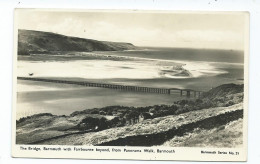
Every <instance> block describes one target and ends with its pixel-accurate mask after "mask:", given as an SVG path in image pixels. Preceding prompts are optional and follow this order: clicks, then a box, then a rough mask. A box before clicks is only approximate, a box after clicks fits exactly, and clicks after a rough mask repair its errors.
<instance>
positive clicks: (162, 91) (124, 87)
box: [17, 77, 203, 97]
mask: <svg viewBox="0 0 260 164" xmlns="http://www.w3.org/2000/svg"><path fill="white" fill-rule="evenodd" d="M17 79H18V80H30V81H42V82H50V83H63V84H74V85H81V86H86V87H100V88H109V89H116V90H126V91H132V92H149V93H157V94H173V93H176V92H179V94H180V96H186V97H200V96H201V94H202V93H203V92H202V91H195V90H192V89H180V88H154V87H141V86H130V85H117V84H107V83H95V82H88V81H70V80H59V79H47V78H36V77H17ZM192 93H193V94H192Z"/></svg>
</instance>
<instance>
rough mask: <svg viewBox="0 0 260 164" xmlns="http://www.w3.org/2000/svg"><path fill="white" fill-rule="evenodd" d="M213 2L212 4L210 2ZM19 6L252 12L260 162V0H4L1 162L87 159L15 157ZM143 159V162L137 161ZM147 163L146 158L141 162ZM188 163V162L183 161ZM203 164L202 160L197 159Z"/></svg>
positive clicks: (255, 144)
mask: <svg viewBox="0 0 260 164" xmlns="http://www.w3.org/2000/svg"><path fill="white" fill-rule="evenodd" d="M208 2H211V4H208ZM15 7H27V8H28V7H35V8H39V7H45V8H48V7H52V8H86V9H87V8H90V9H105V8H106V9H149V10H151V9H157V10H159V9H163V10H164V9H166V10H211V11H249V12H250V16H251V18H250V66H249V71H250V72H249V75H250V79H249V97H250V100H249V113H248V114H249V120H248V121H249V129H248V130H249V136H248V137H249V151H248V153H249V154H248V155H249V156H248V162H247V163H256V162H258V161H260V153H259V151H258V148H259V146H260V141H259V136H260V135H259V134H260V132H259V130H258V126H257V125H259V124H260V119H259V115H260V110H259V109H258V106H259V105H258V103H257V102H258V101H259V98H258V93H259V92H260V87H259V85H258V84H259V83H260V75H259V70H260V65H259V61H260V56H259V54H260V46H259V43H260V37H259V34H260V33H259V29H260V22H259V20H260V15H259V12H260V2H259V0H250V1H243V0H236V1H233V0H225V1H223V0H218V2H217V3H215V2H213V1H212V0H210V1H205V0H201V1H194V0H183V1H176V0H165V1H160V2H159V1H156V0H155V1H154V2H153V0H139V1H138V2H137V1H134V0H127V1H124V0H112V1H108V0H102V1H100V0H85V1H64V0H63V1H62V0H59V1H53V0H45V1H40V0H38V1H37V0H20V3H19V1H18V0H9V1H1V0H0V21H1V22H4V23H1V26H0V28H1V30H0V36H1V39H0V45H1V55H0V59H1V60H0V61H1V64H0V70H1V74H2V75H1V85H0V86H1V100H2V111H3V113H2V114H1V115H0V121H1V124H0V126H1V128H0V130H1V140H0V145H1V147H0V163H18V162H19V163H20V164H23V163H26V164H28V163H35V162H37V163H46V162H55V163H62V164H64V163H65V164H66V163H71V162H75V161H76V162H78V163H83V162H84V163H85V162H86V161H84V160H83V161H81V160H51V159H49V160H40V159H38V160H35V159H17V158H16V159H14V158H11V153H10V152H11V100H12V99H11V92H10V91H11V90H12V86H11V83H12V75H11V74H12V51H13V40H12V35H13V34H12V33H13V30H12V28H13V24H12V23H13V15H12V14H13V9H14V8H15ZM90 162H91V163H101V162H102V163H103V162H107V163H117V162H120V163H122V161H96V160H92V161H90ZM130 162H131V161H124V163H130ZM133 162H135V163H136V162H137V163H138V162H140V161H133ZM141 162H142V163H143V162H146V161H141ZM157 163H158V162H157ZM182 163H186V162H182ZM196 163H200V162H196Z"/></svg>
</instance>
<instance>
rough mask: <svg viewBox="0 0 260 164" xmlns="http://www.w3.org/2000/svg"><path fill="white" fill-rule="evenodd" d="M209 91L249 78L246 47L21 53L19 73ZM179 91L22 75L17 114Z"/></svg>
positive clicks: (141, 102)
mask: <svg viewBox="0 0 260 164" xmlns="http://www.w3.org/2000/svg"><path fill="white" fill-rule="evenodd" d="M32 73H33V76H32V77H40V78H51V79H66V80H75V81H91V82H99V83H111V84H123V85H134V86H145V87H157V88H182V89H193V90H198V91H208V90H210V89H211V88H213V87H216V86H219V85H221V84H227V83H235V84H243V83H244V52H243V51H237V50H216V49H188V48H155V47H143V48H140V49H138V50H128V51H106V52H100V51H97V52H54V53H53V54H36V55H30V56H19V57H18V62H17V76H22V77H28V76H29V74H32ZM184 98H186V97H181V96H180V95H179V93H173V94H171V95H167V94H154V93H141V92H130V91H119V90H113V89H105V88H92V87H91V88H90V87H82V86H76V85H70V84H56V83H46V82H36V81H25V80H18V81H17V108H16V119H20V118H22V117H26V116H30V115H33V114H37V113H52V114H55V115H69V114H71V113H72V112H74V111H80V110H85V109H92V108H101V107H105V106H116V105H120V106H134V107H140V106H152V105H160V104H165V105H170V104H172V103H173V102H174V101H177V100H180V99H184Z"/></svg>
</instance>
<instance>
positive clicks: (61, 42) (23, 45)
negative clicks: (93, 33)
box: [18, 30, 136, 55]
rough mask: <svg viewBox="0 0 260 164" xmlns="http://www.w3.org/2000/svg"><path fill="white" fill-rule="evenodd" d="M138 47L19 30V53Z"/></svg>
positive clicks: (128, 44)
mask: <svg viewBox="0 0 260 164" xmlns="http://www.w3.org/2000/svg"><path fill="white" fill-rule="evenodd" d="M129 49H136V47H135V46H134V45H132V44H131V43H117V42H106V41H97V40H91V39H83V38H77V37H69V36H65V35H60V34H55V33H51V32H42V31H32V30H18V55H30V54H39V53H46V54H47V53H50V52H52V51H87V52H89V51H119V50H129Z"/></svg>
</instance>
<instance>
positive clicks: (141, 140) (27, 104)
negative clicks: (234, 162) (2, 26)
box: [13, 9, 249, 160]
mask: <svg viewBox="0 0 260 164" xmlns="http://www.w3.org/2000/svg"><path fill="white" fill-rule="evenodd" d="M248 19H249V14H248V13H247V12H174V11H142V10H141V11H139V10H137V11H134V10H133V11H132V10H55V9H16V10H15V29H14V30H15V31H14V34H15V35H14V37H15V38H16V39H15V43H14V45H15V46H16V47H15V49H16V51H15V52H14V60H15V61H14V84H13V85H14V86H13V87H14V99H13V101H14V104H15V105H14V106H13V121H14V124H15V125H14V126H15V129H14V131H13V132H14V134H13V135H14V141H13V142H14V144H15V145H16V146H19V145H26V146H30V145H33V146H37V145H44V146H45V147H46V146H47V147H48V146H49V147H52V146H54V147H55V146H57V145H58V146H73V147H74V148H73V149H74V150H75V149H77V147H78V146H80V149H83V148H84V147H88V146H90V147H97V148H100V151H104V152H106V151H107V152H111V151H122V152H128V151H129V152H138V151H139V149H138V148H146V149H140V151H142V152H143V151H144V152H148V151H150V152H151V153H154V154H158V153H168V154H171V153H174V148H177V149H178V148H184V149H192V148H204V149H205V150H206V149H207V148H210V149H214V148H217V149H221V148H225V149H237V148H238V149H240V150H243V151H246V150H247V105H248V103H247V101H248V97H247V96H248V93H247V92H248V72H247V71H248V39H249V36H248V27H249V22H248ZM149 148H151V149H149ZM153 148H156V149H153ZM161 148H162V149H161ZM50 149H51V148H50ZM53 149H55V148H53ZM202 150H203V149H202ZM160 151H161V152H160ZM171 151H172V152H171ZM200 153H203V152H202V151H200ZM204 153H206V154H207V153H209V154H210V153H214V151H205V152H204ZM223 153H224V152H223ZM228 153H230V152H228ZM234 153H236V152H234ZM86 158H88V157H86ZM99 158H100V159H102V156H100V157H99ZM115 158H117V157H115ZM118 158H119V157H118ZM144 159H145V157H144ZM187 159H189V157H187ZM155 160H156V159H155ZM220 160H221V159H220Z"/></svg>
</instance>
